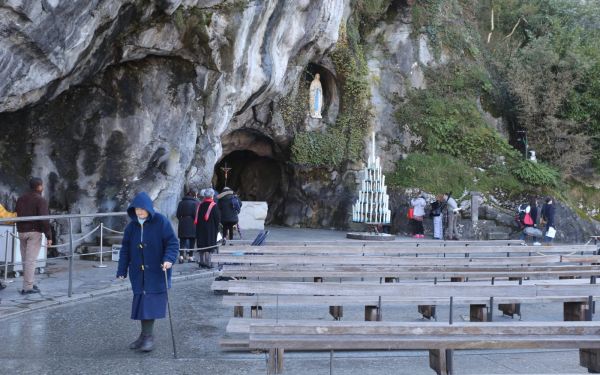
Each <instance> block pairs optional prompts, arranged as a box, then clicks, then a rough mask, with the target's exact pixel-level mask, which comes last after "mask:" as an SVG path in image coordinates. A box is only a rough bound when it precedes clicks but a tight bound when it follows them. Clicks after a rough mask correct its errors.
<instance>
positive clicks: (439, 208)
mask: <svg viewBox="0 0 600 375" xmlns="http://www.w3.org/2000/svg"><path fill="white" fill-rule="evenodd" d="M445 206H446V204H445V203H444V195H443V194H438V195H437V196H436V197H435V201H434V202H433V203H431V212H430V213H429V216H431V218H432V219H433V238H434V239H436V240H443V239H444V224H443V223H442V212H443V210H444V207H445Z"/></svg>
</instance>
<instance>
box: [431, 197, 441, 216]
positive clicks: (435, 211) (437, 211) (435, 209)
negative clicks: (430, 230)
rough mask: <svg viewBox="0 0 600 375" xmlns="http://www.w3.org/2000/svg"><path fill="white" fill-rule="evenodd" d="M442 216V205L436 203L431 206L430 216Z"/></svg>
mask: <svg viewBox="0 0 600 375" xmlns="http://www.w3.org/2000/svg"><path fill="white" fill-rule="evenodd" d="M441 214H442V204H441V203H440V202H438V201H435V202H433V203H432V204H431V212H430V213H429V216H440V215H441Z"/></svg>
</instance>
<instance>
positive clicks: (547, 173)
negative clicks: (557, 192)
mask: <svg viewBox="0 0 600 375" xmlns="http://www.w3.org/2000/svg"><path fill="white" fill-rule="evenodd" d="M512 173H513V174H514V175H515V176H517V177H518V178H519V179H520V180H521V181H523V182H525V183H526V184H529V185H532V186H548V187H550V186H556V185H557V183H558V181H559V178H560V174H559V173H558V171H557V170H555V169H554V168H552V167H550V166H548V165H547V164H544V163H534V162H532V161H529V160H521V161H519V162H517V163H516V165H515V166H514V167H513V169H512Z"/></svg>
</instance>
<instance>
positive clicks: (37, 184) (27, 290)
mask: <svg viewBox="0 0 600 375" xmlns="http://www.w3.org/2000/svg"><path fill="white" fill-rule="evenodd" d="M29 187H30V188H31V190H30V191H28V192H27V193H25V194H23V195H22V196H21V197H19V199H18V200H17V216H47V215H49V212H48V202H46V200H45V199H44V198H43V197H42V192H43V191H44V184H43V182H42V179H41V178H37V177H34V178H32V179H31V180H30V181H29ZM17 231H18V232H19V241H20V244H21V259H22V260H23V289H21V294H32V293H39V292H40V289H39V288H38V287H37V285H35V284H34V275H35V261H36V260H37V257H38V255H39V254H40V249H41V246H42V233H44V234H45V235H46V239H47V244H48V246H51V245H52V232H51V231H50V221H48V220H36V221H20V222H17Z"/></svg>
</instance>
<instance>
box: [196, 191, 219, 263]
mask: <svg viewBox="0 0 600 375" xmlns="http://www.w3.org/2000/svg"><path fill="white" fill-rule="evenodd" d="M201 195H202V197H203V199H202V202H201V203H200V205H199V206H198V209H197V210H196V218H195V220H194V223H195V224H196V246H197V247H198V248H201V249H203V250H199V252H200V256H199V257H198V265H199V266H200V268H211V267H212V264H211V261H210V254H211V253H215V252H217V249H218V246H217V234H218V233H219V223H220V222H221V212H220V211H219V207H218V206H217V204H216V203H215V201H214V200H213V196H214V195H215V192H214V190H213V189H211V188H206V189H203V190H202V192H201Z"/></svg>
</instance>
